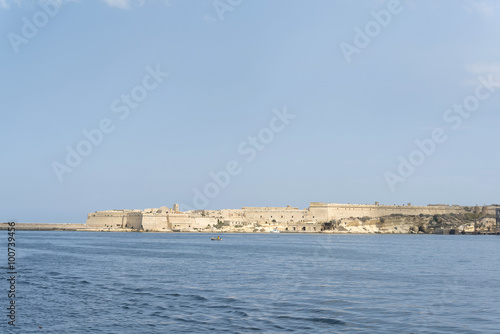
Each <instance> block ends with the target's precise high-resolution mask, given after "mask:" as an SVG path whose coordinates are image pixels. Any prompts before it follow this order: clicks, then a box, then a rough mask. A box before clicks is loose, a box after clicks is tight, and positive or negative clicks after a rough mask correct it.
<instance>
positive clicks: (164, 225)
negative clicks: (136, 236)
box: [142, 213, 171, 231]
mask: <svg viewBox="0 0 500 334" xmlns="http://www.w3.org/2000/svg"><path fill="white" fill-rule="evenodd" d="M142 229H143V230H144V231H170V230H171V226H170V224H169V221H168V216H167V214H166V213H143V214H142Z"/></svg>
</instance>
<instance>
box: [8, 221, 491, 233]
mask: <svg viewBox="0 0 500 334" xmlns="http://www.w3.org/2000/svg"><path fill="white" fill-rule="evenodd" d="M8 227H9V225H8V223H0V230H7V229H8ZM15 228H16V230H18V231H41V232H43V231H47V232H54V231H60V232H64V231H66V232H111V233H176V234H187V233H189V234H193V233H194V234H196V233H198V234H210V235H214V234H273V233H271V232H270V230H269V228H266V229H261V230H252V231H250V230H237V229H230V228H228V229H220V230H217V229H216V230H162V231H156V230H153V231H149V230H137V229H126V228H113V229H96V228H92V227H89V226H87V225H86V224H57V223H46V224H43V223H16V226H15ZM274 234H276V233H274ZM279 234H294V235H295V234H306V235H317V234H323V235H332V234H334V235H346V234H352V235H372V234H436V235H500V234H499V233H495V232H493V231H488V230H484V231H456V230H454V229H448V230H446V229H442V230H440V231H432V232H431V233H430V231H429V232H424V231H418V230H417V231H413V230H411V229H410V230H408V232H406V233H405V232H397V233H395V232H394V231H389V230H367V231H349V230H345V231H342V230H321V231H285V230H280V233H279Z"/></svg>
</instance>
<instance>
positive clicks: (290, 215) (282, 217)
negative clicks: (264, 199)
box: [242, 208, 308, 223]
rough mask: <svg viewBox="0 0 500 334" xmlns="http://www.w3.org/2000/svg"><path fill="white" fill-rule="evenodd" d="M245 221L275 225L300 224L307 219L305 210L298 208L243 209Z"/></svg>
mask: <svg viewBox="0 0 500 334" xmlns="http://www.w3.org/2000/svg"><path fill="white" fill-rule="evenodd" d="M242 211H243V213H244V216H245V220H246V221H250V222H259V223H264V222H268V223H271V222H272V221H273V220H276V222H277V223H287V222H300V221H303V220H305V219H308V211H307V210H299V209H298V208H243V209H242Z"/></svg>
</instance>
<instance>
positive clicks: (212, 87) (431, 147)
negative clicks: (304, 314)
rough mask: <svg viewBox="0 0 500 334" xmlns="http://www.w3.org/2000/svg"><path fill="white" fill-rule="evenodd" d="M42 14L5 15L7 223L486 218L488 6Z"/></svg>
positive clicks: (489, 177) (89, 6)
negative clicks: (389, 209) (435, 208)
mask: <svg viewBox="0 0 500 334" xmlns="http://www.w3.org/2000/svg"><path fill="white" fill-rule="evenodd" d="M55 4H56V3H55V1H53V2H50V1H48V2H47V1H45V2H37V1H9V0H0V22H1V25H0V36H1V39H0V41H1V42H0V43H1V44H0V50H1V54H0V73H1V81H0V98H1V99H0V101H1V120H2V124H3V127H2V131H1V134H0V136H1V137H0V138H1V141H2V143H3V145H2V146H1V157H2V163H1V167H0V174H1V184H0V185H1V195H0V220H1V221H6V220H11V219H15V220H16V221H18V222H58V223H63V222H67V223H83V222H85V219H86V215H87V213H89V212H92V211H96V210H107V209H144V208H153V207H160V206H163V205H166V206H169V207H170V206H172V204H173V203H180V204H181V210H188V209H192V208H195V209H201V208H209V209H221V208H240V207H243V206H285V205H287V204H290V205H293V206H297V207H300V208H305V207H308V205H309V202H310V201H315V202H331V203H373V202H375V201H378V202H380V203H383V204H404V203H408V202H412V203H413V204H415V205H417V204H418V205H427V204H429V203H446V204H463V205H475V204H480V205H482V204H492V203H499V202H500V199H499V197H498V196H499V194H500V181H499V180H500V179H499V176H500V155H499V154H498V144H499V138H500V123H499V121H500V115H499V111H500V37H499V36H500V4H499V2H498V1H493V0H492V1H486V0H482V1H481V0H479V1H467V0H459V1H404V0H401V2H398V1H395V0H393V1H333V0H328V1H327V0H311V1H292V0H272V1H267V0H266V1H264V0H252V1H250V0H243V1H238V0H220V1H211V0H198V1H195V0H190V1H181V0H170V1H127V0H105V1H99V0H94V1H84V0H81V1H71V2H63V3H62V4H61V5H60V6H57V5H55ZM167 73H168V75H167ZM96 129H97V130H96ZM211 173H212V174H211ZM216 175H217V176H216ZM214 178H215V179H217V181H214V180H213V179H214Z"/></svg>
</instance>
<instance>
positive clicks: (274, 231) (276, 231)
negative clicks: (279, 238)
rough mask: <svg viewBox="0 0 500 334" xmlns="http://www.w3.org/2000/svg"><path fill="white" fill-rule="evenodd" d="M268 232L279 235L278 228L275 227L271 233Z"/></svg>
mask: <svg viewBox="0 0 500 334" xmlns="http://www.w3.org/2000/svg"><path fill="white" fill-rule="evenodd" d="M269 232H271V233H280V231H278V228H277V227H275V228H274V230H271V231H269Z"/></svg>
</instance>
